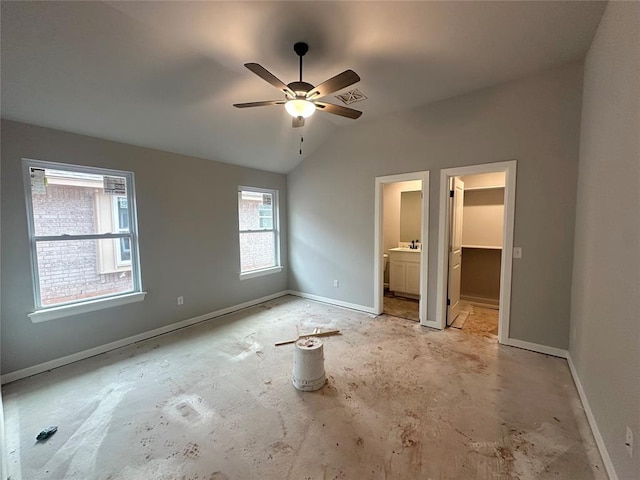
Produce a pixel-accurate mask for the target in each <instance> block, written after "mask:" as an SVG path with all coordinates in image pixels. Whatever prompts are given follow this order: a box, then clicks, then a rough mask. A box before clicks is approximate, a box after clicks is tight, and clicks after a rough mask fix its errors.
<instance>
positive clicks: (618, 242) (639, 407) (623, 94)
mask: <svg viewBox="0 0 640 480" xmlns="http://www.w3.org/2000/svg"><path fill="white" fill-rule="evenodd" d="M639 208H640V3H638V2H610V3H609V5H608V6H607V9H606V11H605V13H604V16H603V18H602V21H601V23H600V27H599V28H598V32H597V34H596V36H595V38H594V41H593V44H592V45H591V49H590V50H589V53H588V55H587V59H586V62H585V76H584V100H583V110H582V134H581V140H580V163H579V177H578V204H577V212H576V230H575V232H576V233H575V238H576V241H575V256H574V270H573V291H572V310H571V344H570V349H569V350H570V353H571V358H572V360H573V363H574V365H575V368H576V371H577V373H578V378H579V379H580V383H581V384H582V387H583V389H584V392H585V395H586V397H587V399H588V403H589V406H590V407H591V410H592V412H593V416H594V418H595V420H596V422H597V424H598V428H599V430H600V433H601V434H602V438H603V440H604V442H605V444H606V448H607V451H608V452H609V456H610V457H611V460H612V462H613V465H614V466H615V469H616V472H617V476H618V478H620V479H621V480H622V479H637V478H638V476H639V475H640V448H639V447H640V300H639V298H640V257H639V255H638V252H640V215H639V213H638V212H639ZM627 425H628V426H629V427H631V429H632V430H633V433H634V437H635V448H634V455H633V459H632V458H630V457H629V455H628V454H627V451H626V448H625V446H624V440H625V431H626V427H627Z"/></svg>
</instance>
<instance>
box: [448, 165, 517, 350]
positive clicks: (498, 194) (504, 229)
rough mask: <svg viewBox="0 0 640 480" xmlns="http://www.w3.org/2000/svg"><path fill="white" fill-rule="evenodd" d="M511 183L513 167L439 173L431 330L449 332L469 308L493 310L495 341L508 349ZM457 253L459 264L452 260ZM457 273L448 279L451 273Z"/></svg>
mask: <svg viewBox="0 0 640 480" xmlns="http://www.w3.org/2000/svg"><path fill="white" fill-rule="evenodd" d="M515 180H516V162H515V161H508V162H500V163H492V164H485V165H472V166H468V167H458V168H450V169H444V170H442V171H441V174H440V208H439V222H438V224H439V231H438V237H439V244H438V274H437V281H438V284H437V303H436V323H437V325H436V328H440V329H442V328H445V327H447V326H451V325H452V324H453V323H454V322H455V321H456V319H457V318H458V317H459V316H460V312H462V313H463V315H464V313H465V309H466V310H467V311H468V310H470V308H469V307H473V309H475V307H476V305H477V306H478V308H486V309H488V312H484V311H482V313H491V309H492V308H495V307H498V308H499V310H498V331H497V335H498V341H499V342H500V343H507V340H508V338H509V315H510V304H511V268H512V256H513V230H514V218H515V186H516V182H515ZM451 190H454V194H453V197H452V196H451V195H452V194H451V193H450V192H451ZM456 195H458V198H457V199H456ZM465 197H468V198H467V201H466V203H465V201H464V198H465ZM465 205H466V208H467V210H466V212H465ZM465 213H466V219H465ZM465 220H467V221H466V222H465ZM489 225H491V227H490V228H489ZM454 237H457V238H454ZM450 245H451V249H450V248H449V246H450ZM456 249H457V250H458V251H457V252H455V253H457V254H459V256H460V261H459V263H456V258H455V257H454V258H452V256H453V255H452V254H453V253H454V251H455V250H456ZM465 261H466V263H467V267H468V268H467V272H466V273H467V274H469V273H471V275H466V277H465ZM458 267H459V269H458V270H457V271H455V273H454V274H453V275H452V274H451V270H452V269H455V268H458ZM496 272H498V275H496ZM456 282H457V283H456ZM452 306H455V308H453V309H452V308H451V307H452ZM456 310H457V311H456Z"/></svg>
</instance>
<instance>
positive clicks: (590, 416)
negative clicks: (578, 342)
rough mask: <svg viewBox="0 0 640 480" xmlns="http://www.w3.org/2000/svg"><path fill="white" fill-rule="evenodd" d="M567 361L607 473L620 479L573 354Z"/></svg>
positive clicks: (568, 355) (610, 476)
mask: <svg viewBox="0 0 640 480" xmlns="http://www.w3.org/2000/svg"><path fill="white" fill-rule="evenodd" d="M567 363H568V364H569V370H570V371H571V376H572V377H573V383H575V384H576V389H577V390H578V395H579V396H580V401H581V402H582V407H583V408H584V413H585V414H586V415H587V420H588V421H589V426H590V427H591V431H592V432H593V437H594V438H595V439H596V445H597V446H598V450H599V451H600V456H601V457H602V461H603V462H604V468H605V469H606V470H607V474H608V475H609V479H610V480H618V475H617V474H616V470H615V468H614V467H613V462H612V461H611V457H610V456H609V452H608V451H607V447H606V445H605V443H604V439H603V438H602V434H601V433H600V429H599V428H598V424H597V423H596V419H595V417H594V416H593V412H592V411H591V407H590V406H589V400H588V399H587V395H586V394H585V393H584V389H583V388H582V383H581V382H580V378H579V377H578V372H577V370H576V367H575V365H574V364H573V360H572V359H571V354H570V353H568V352H567Z"/></svg>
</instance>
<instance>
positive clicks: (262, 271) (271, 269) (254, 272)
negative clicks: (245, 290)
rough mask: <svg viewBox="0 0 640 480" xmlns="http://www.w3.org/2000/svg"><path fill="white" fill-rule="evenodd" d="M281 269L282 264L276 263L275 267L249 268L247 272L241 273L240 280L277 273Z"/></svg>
mask: <svg viewBox="0 0 640 480" xmlns="http://www.w3.org/2000/svg"><path fill="white" fill-rule="evenodd" d="M282 269H283V267H282V265H277V266H275V267H269V268H261V269H260V270H251V271H249V272H245V273H241V274H240V280H248V279H249V278H256V277H263V276H265V275H271V274H272V273H279V272H281V271H282Z"/></svg>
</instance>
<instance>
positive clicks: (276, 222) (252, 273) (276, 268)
mask: <svg viewBox="0 0 640 480" xmlns="http://www.w3.org/2000/svg"><path fill="white" fill-rule="evenodd" d="M242 192H251V193H268V194H271V198H272V217H271V219H272V228H259V229H256V230H241V229H240V198H241V194H242ZM237 194H238V203H237V211H238V247H240V236H241V234H243V233H245V234H246V233H249V234H251V233H264V232H272V233H273V243H274V265H273V266H271V267H266V268H259V269H255V270H247V271H242V258H240V259H239V260H240V262H239V263H240V280H246V279H249V278H255V277H261V276H263V275H269V274H272V273H278V272H281V271H282V262H281V259H280V199H279V191H278V190H275V189H272V188H261V187H249V186H246V185H239V186H238V191H237ZM262 218H266V217H262V216H259V221H260V219H262ZM239 253H240V252H239Z"/></svg>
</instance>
